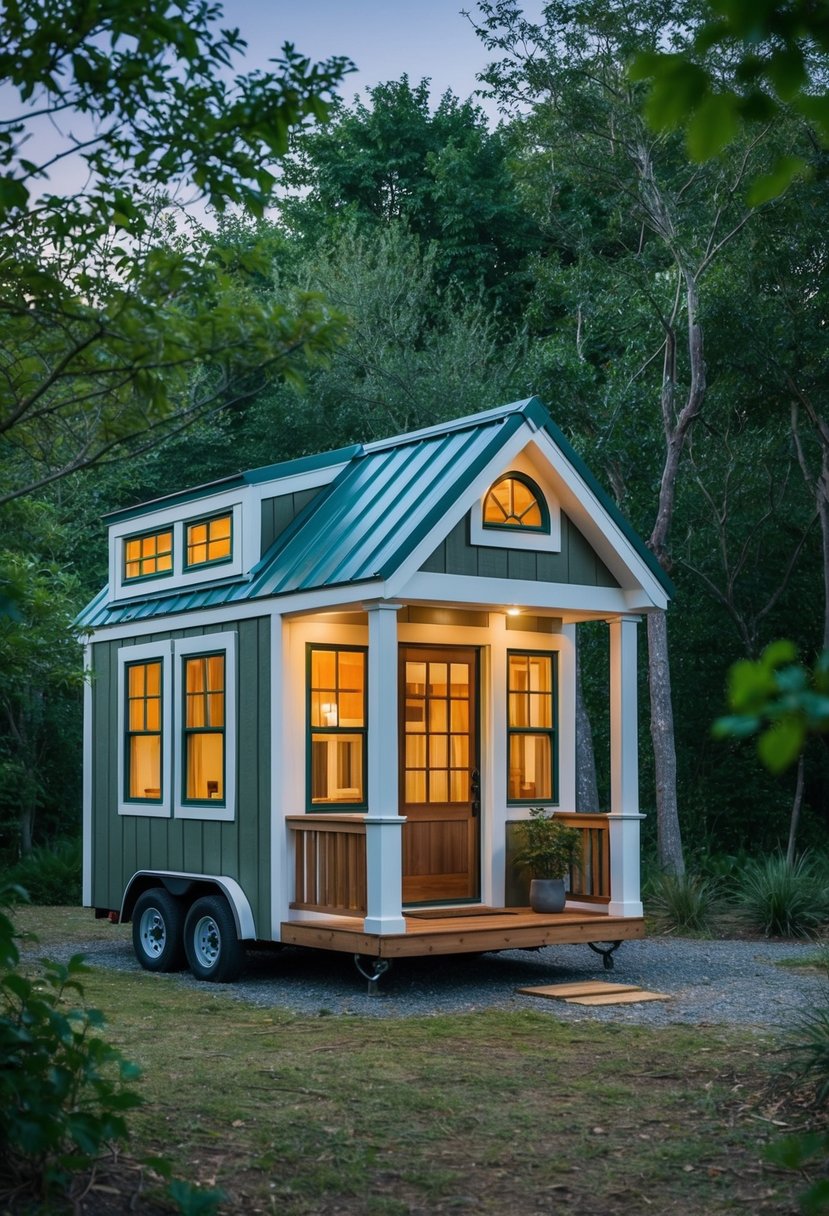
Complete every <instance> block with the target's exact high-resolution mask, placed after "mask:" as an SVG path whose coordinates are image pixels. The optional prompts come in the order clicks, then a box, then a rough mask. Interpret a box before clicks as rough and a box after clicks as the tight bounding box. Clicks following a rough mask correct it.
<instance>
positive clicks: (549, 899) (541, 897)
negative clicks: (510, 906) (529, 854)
mask: <svg viewBox="0 0 829 1216" xmlns="http://www.w3.org/2000/svg"><path fill="white" fill-rule="evenodd" d="M566 899H567V892H566V891H565V889H564V879H563V878H534V879H533V880H532V881H531V883H530V907H531V908H532V910H533V912H563V911H564V903H565V900H566Z"/></svg>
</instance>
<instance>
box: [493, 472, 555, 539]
mask: <svg viewBox="0 0 829 1216" xmlns="http://www.w3.org/2000/svg"><path fill="white" fill-rule="evenodd" d="M483 525H484V527H485V528H521V529H522V530H523V531H528V532H549V531H550V512H549V511H548V509H547V503H546V502H545V501H544V495H543V494H542V492H541V490H540V489H539V488H538V486H537V485H536V484H535V482H534V481H533V480H532V478H531V477H527V476H526V474H524V473H515V472H513V473H507V474H505V476H503V477H499V479H498V480H497V481H496V482H495V484H494V485H493V486H491V487H490V489H489V491H488V493H487V496H486V498H485V499H484V510H483Z"/></svg>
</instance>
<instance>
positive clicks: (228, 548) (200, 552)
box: [184, 511, 233, 570]
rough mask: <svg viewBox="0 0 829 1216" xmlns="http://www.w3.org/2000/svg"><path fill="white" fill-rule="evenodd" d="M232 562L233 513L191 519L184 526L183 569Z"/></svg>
mask: <svg viewBox="0 0 829 1216" xmlns="http://www.w3.org/2000/svg"><path fill="white" fill-rule="evenodd" d="M231 561H233V512H232V511H227V512H223V513H222V514H221V515H213V516H211V517H208V518H204V519H191V520H188V522H187V523H186V524H185V525H184V569H185V570H193V569H200V568H201V567H202V566H220V565H222V564H223V563H224V562H231Z"/></svg>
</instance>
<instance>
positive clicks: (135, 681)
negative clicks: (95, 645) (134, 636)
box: [124, 659, 163, 802]
mask: <svg viewBox="0 0 829 1216" xmlns="http://www.w3.org/2000/svg"><path fill="white" fill-rule="evenodd" d="M126 671H127V680H126V687H125V693H126V698H127V705H126V711H127V712H126V715H125V722H126V732H125V735H126V737H125V740H124V756H125V759H126V764H125V766H124V768H125V771H124V777H125V782H124V784H125V786H126V789H125V791H124V792H125V796H126V797H127V798H129V799H130V800H131V801H138V802H160V801H161V782H162V776H161V740H162V730H163V720H162V700H161V689H162V683H161V680H162V666H161V659H158V660H157V661H155V662H152V663H128V664H127V665H126Z"/></svg>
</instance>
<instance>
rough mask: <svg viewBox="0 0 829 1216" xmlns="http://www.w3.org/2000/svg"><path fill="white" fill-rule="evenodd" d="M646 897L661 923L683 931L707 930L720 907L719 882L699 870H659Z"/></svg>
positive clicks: (649, 909) (654, 914) (698, 931)
mask: <svg viewBox="0 0 829 1216" xmlns="http://www.w3.org/2000/svg"><path fill="white" fill-rule="evenodd" d="M646 901H647V910H648V912H650V913H651V914H652V915H653V916H654V917H655V919H656V920H657V921H658V922H659V924H660V926H662V927H664V928H666V929H668V930H674V929H676V930H678V931H679V932H680V933H706V932H707V931H708V930H709V929H710V927H711V921H712V919H713V917H714V915H715V913H716V912H717V911H718V910H719V907H720V897H719V888H718V886H717V883H716V882H714V881H713V880H712V879H709V878H702V877H700V876H699V875H697V874H683V875H682V876H681V877H678V876H676V875H674V874H660V875H659V877H658V878H656V879H655V880H654V881H653V882H652V883H651V885H650V890H649V892H648V893H647V896H646Z"/></svg>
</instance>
